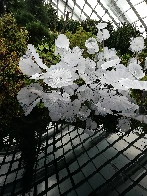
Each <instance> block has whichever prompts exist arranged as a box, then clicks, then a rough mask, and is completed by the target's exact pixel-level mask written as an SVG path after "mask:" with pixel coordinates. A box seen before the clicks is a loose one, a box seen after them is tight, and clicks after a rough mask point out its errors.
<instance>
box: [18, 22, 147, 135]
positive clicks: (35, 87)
mask: <svg viewBox="0 0 147 196" xmlns="http://www.w3.org/2000/svg"><path fill="white" fill-rule="evenodd" d="M106 26H107V24H106V23H101V24H98V26H97V28H98V32H99V33H98V37H97V40H96V39H95V38H89V39H88V40H87V41H86V42H85V46H86V47H87V50H88V53H89V54H95V56H96V57H95V59H96V62H95V61H94V60H92V59H90V58H86V59H85V58H84V57H83V56H82V53H83V50H81V49H80V48H79V47H75V48H73V49H72V50H71V49H70V48H69V44H70V42H69V40H68V38H67V37H66V36H65V35H64V34H61V35H59V36H58V38H57V39H56V40H55V48H56V49H55V54H59V55H60V56H61V61H60V62H59V63H57V64H56V65H52V66H51V67H50V68H48V67H47V66H46V65H45V64H43V62H42V60H41V59H40V58H39V55H38V54H37V53H36V50H35V48H34V46H32V45H31V44H29V45H28V50H27V52H26V55H24V56H23V57H22V58H21V59H20V62H19V67H20V69H21V71H22V72H23V73H24V74H26V75H27V76H28V77H29V78H30V79H34V80H35V81H37V80H43V82H44V83H45V84H46V85H47V86H48V87H49V91H48V92H46V93H45V92H43V88H42V87H41V86H40V85H39V84H38V83H34V84H31V85H29V86H27V87H24V88H22V89H21V90H20V91H19V93H18V95H17V99H18V101H19V102H20V104H21V105H22V107H23V109H24V112H25V115H28V114H29V113H30V112H31V111H32V109H33V107H35V106H36V104H37V103H38V102H39V101H40V100H42V102H43V103H44V106H45V107H47V108H48V110H49V115H50V117H51V119H52V121H58V120H66V121H67V122H74V121H76V119H77V118H79V119H80V120H82V121H85V122H86V132H87V133H89V134H92V133H93V131H92V130H95V129H96V128H97V123H96V122H94V121H92V119H91V117H90V115H91V113H92V112H94V114H95V115H102V116H105V115H107V114H111V115H113V114H114V115H121V116H122V118H120V119H119V120H118V128H119V129H120V130H122V131H127V130H129V126H130V123H129V122H130V118H134V119H137V120H140V121H141V119H142V118H141V117H142V115H140V116H139V115H138V114H136V111H138V108H139V106H138V105H137V104H136V103H135V101H134V100H133V102H132V99H131V98H130V96H129V89H141V90H147V82H146V81H140V79H141V78H142V77H144V75H145V74H144V72H143V69H142V67H141V66H140V62H139V61H137V59H131V60H130V63H129V65H128V67H125V66H124V65H122V64H120V59H119V57H118V56H117V55H116V51H115V49H108V48H107V47H103V52H99V53H98V51H99V46H98V41H99V42H102V40H105V39H107V38H109V32H108V30H107V29H105V27H106ZM143 48H144V40H143V38H142V37H138V38H134V39H132V41H131V46H130V49H131V50H132V51H133V52H139V51H141V50H142V49H143ZM108 68H111V69H108ZM80 78H82V79H83V81H84V82H85V84H84V85H81V86H79V85H77V84H76V80H77V79H80ZM73 95H74V96H75V98H74V100H73V98H71V97H72V96H73ZM144 119H145V118H144Z"/></svg>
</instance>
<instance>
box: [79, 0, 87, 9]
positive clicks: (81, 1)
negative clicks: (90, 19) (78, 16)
mask: <svg viewBox="0 0 147 196" xmlns="http://www.w3.org/2000/svg"><path fill="white" fill-rule="evenodd" d="M77 4H78V5H79V6H80V7H81V9H83V6H84V4H85V1H84V0H80V1H77Z"/></svg>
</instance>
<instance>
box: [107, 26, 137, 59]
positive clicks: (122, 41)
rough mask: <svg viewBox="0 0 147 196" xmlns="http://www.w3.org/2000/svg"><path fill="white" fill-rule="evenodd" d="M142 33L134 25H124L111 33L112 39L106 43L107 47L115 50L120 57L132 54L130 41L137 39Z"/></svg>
mask: <svg viewBox="0 0 147 196" xmlns="http://www.w3.org/2000/svg"><path fill="white" fill-rule="evenodd" d="M140 34H141V33H140V32H139V31H138V30H137V29H136V27H135V26H133V25H132V24H127V23H123V24H122V26H119V27H117V29H116V30H115V29H114V30H113V31H112V32H110V38H109V39H108V40H106V41H105V46H108V47H109V48H115V49H116V50H117V51H118V52H119V53H120V55H124V54H131V55H132V52H131V51H130V50H129V46H130V39H131V38H132V37H137V36H139V35H140Z"/></svg>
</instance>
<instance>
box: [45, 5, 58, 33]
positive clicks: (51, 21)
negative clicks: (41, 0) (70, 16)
mask: <svg viewBox="0 0 147 196" xmlns="http://www.w3.org/2000/svg"><path fill="white" fill-rule="evenodd" d="M45 8H46V15H47V18H48V19H47V26H48V28H49V29H50V30H51V31H54V30H55V29H56V26H57V21H58V16H57V11H56V9H55V8H54V7H53V6H52V4H51V3H49V4H46V5H45Z"/></svg>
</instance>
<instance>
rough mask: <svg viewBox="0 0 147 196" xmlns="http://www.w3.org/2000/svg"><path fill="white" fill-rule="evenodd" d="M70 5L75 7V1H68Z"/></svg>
mask: <svg viewBox="0 0 147 196" xmlns="http://www.w3.org/2000/svg"><path fill="white" fill-rule="evenodd" d="M68 5H69V6H70V7H71V8H74V2H73V1H70V0H69V1H68Z"/></svg>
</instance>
